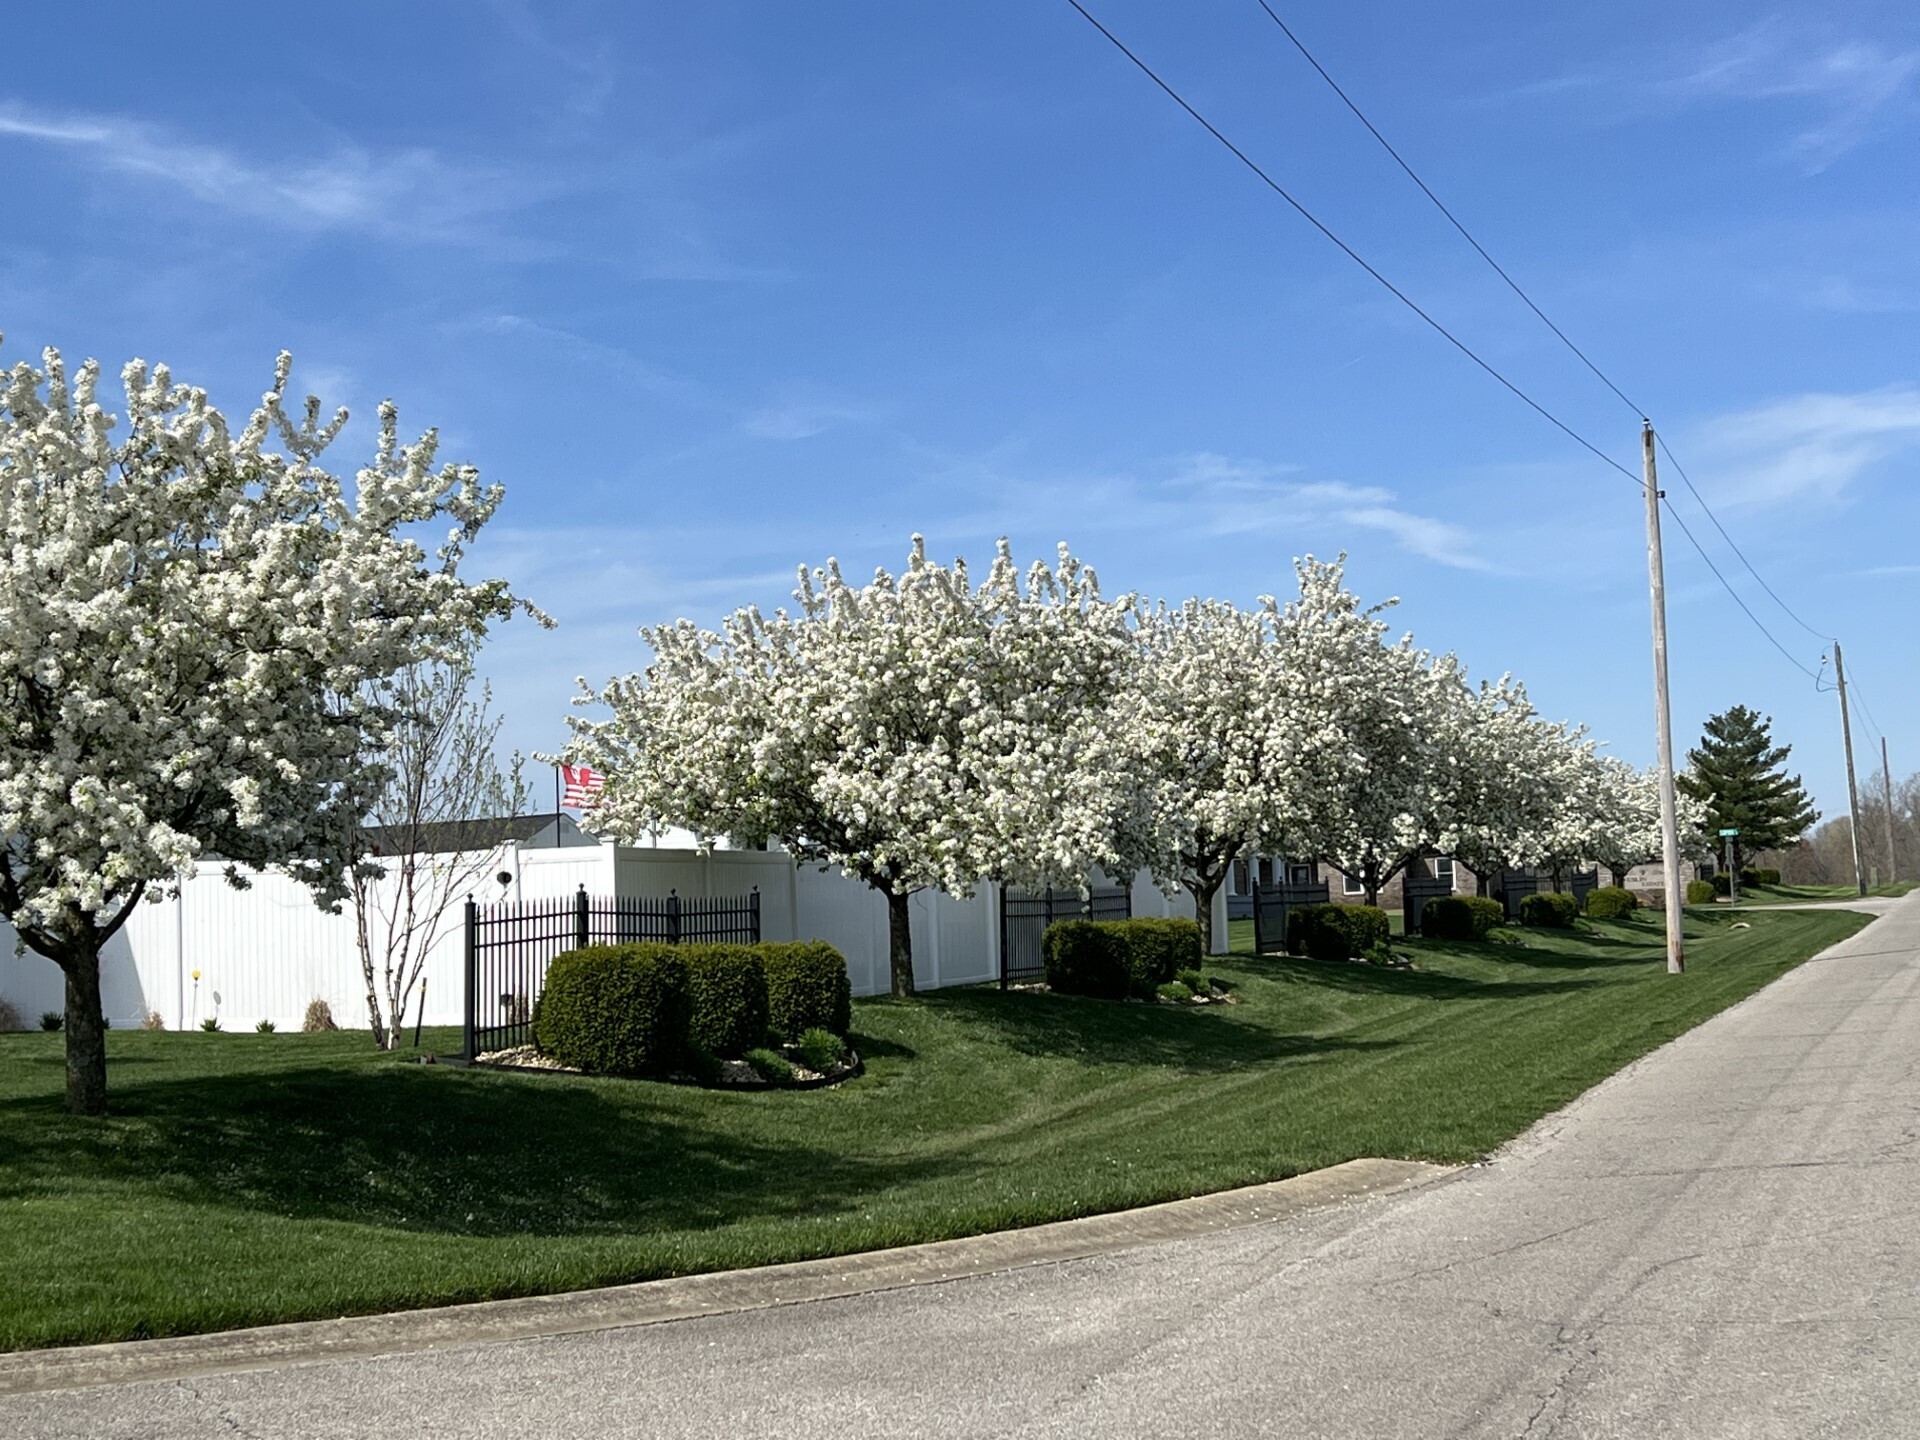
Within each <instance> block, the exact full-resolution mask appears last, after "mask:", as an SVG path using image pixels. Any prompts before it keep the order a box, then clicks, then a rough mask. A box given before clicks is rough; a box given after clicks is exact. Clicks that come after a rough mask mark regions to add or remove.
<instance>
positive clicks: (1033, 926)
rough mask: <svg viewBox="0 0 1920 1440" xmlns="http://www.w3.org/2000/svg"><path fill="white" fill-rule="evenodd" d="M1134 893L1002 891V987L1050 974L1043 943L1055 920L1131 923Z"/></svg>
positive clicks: (1114, 889) (1120, 889) (1105, 890)
mask: <svg viewBox="0 0 1920 1440" xmlns="http://www.w3.org/2000/svg"><path fill="white" fill-rule="evenodd" d="M1132 918H1133V891H1132V890H1131V889H1129V888H1127V887H1125V886H1118V885H1116V886H1112V887H1109V888H1101V889H1098V890H1090V891H1088V892H1087V894H1086V895H1085V896H1082V895H1080V894H1079V893H1078V892H1077V891H1072V890H1055V889H1053V888H1052V887H1051V886H1049V887H1048V888H1047V889H1045V890H1043V891H1042V892H1041V893H1040V894H1038V895H1028V894H1025V893H1024V892H1022V891H1019V890H1007V889H1002V890H1001V891H1000V988H1001V989H1002V990H1004V989H1006V988H1007V986H1008V985H1009V984H1012V983H1015V982H1024V981H1030V980H1042V979H1045V978H1046V974H1047V960H1046V955H1045V953H1044V952H1043V950H1042V947H1041V942H1042V940H1043V939H1044V938H1045V936H1046V933H1047V927H1048V926H1049V925H1051V924H1053V922H1054V921H1056V920H1131V919H1132Z"/></svg>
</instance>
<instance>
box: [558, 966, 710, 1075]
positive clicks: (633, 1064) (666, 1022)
mask: <svg viewBox="0 0 1920 1440" xmlns="http://www.w3.org/2000/svg"><path fill="white" fill-rule="evenodd" d="M688 990H689V987H688V977H687V963H686V960H685V958H684V957H683V956H682V955H681V954H680V952H679V951H678V949H677V947H675V946H672V945H665V944H641V945H592V946H588V947H587V948H585V949H583V950H570V951H568V952H567V953H566V954H564V955H561V956H560V957H558V958H557V959H556V960H555V961H554V962H553V964H552V965H551V966H550V967H549V968H548V970H547V983H546V988H545V989H544V990H543V991H542V992H541V995H540V1004H539V1006H538V1007H537V1008H536V1010H535V1012H534V1016H533V1040H534V1044H536V1045H537V1046H539V1048H540V1050H541V1051H542V1053H544V1054H547V1055H551V1056H552V1057H553V1058H554V1059H555V1060H558V1061H559V1062H560V1063H561V1064H562V1065H570V1066H572V1067H574V1068H575V1069H577V1070H582V1071H584V1072H586V1073H587V1074H589V1075H657V1074H659V1073H661V1072H662V1071H665V1070H668V1069H671V1068H672V1067H673V1066H674V1065H675V1064H677V1063H678V1062H679V1061H680V1060H681V1058H682V1057H683V1056H684V1055H685V1053H686V1048H687V1026H688V1021H689V1019H690V1017H691V1013H692V1001H691V997H690V995H689V993H688Z"/></svg>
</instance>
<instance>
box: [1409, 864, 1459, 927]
mask: <svg viewBox="0 0 1920 1440" xmlns="http://www.w3.org/2000/svg"><path fill="white" fill-rule="evenodd" d="M1452 894H1453V880H1452V878H1451V877H1449V876H1443V875H1415V874H1412V873H1408V874H1405V875H1402V876H1401V877H1400V913H1401V915H1402V916H1404V917H1405V924H1404V926H1403V927H1402V928H1403V930H1404V931H1405V933H1406V934H1408V935H1418V934H1419V933H1420V915H1421V912H1422V911H1424V910H1425V909H1426V908H1427V902H1428V901H1430V900H1442V899H1445V898H1446V897H1448V896H1450V895H1452Z"/></svg>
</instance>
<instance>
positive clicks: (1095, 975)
mask: <svg viewBox="0 0 1920 1440" xmlns="http://www.w3.org/2000/svg"><path fill="white" fill-rule="evenodd" d="M1113 928H1114V922H1112V921H1104V920H1056V921H1054V922H1053V924H1051V925H1049V926H1048V927H1047V933H1046V934H1045V935H1043V936H1041V938H1040V956H1041V959H1042V960H1043V961H1045V963H1046V967H1047V985H1048V987H1049V988H1050V989H1053V990H1058V991H1059V992H1060V993H1061V994H1062V995H1090V996H1092V997H1093V998H1094V999H1096V1000H1124V999H1126V998H1127V995H1128V994H1129V993H1130V992H1131V991H1132V989H1133V974H1132V972H1131V971H1130V970H1129V969H1128V968H1127V961H1128V959H1129V955H1128V951H1129V949H1130V947H1128V946H1125V945H1123V944H1121V943H1120V940H1119V937H1118V936H1116V935H1115V934H1114V933H1113Z"/></svg>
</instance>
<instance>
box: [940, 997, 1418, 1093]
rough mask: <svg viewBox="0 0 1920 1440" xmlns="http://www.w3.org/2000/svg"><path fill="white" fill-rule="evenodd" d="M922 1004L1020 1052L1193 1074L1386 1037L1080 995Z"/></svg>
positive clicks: (1211, 1008)
mask: <svg viewBox="0 0 1920 1440" xmlns="http://www.w3.org/2000/svg"><path fill="white" fill-rule="evenodd" d="M921 1003H923V1004H925V1005H926V1006H927V1007H928V1008H929V1009H935V1010H939V1011H942V1012H944V1013H945V1014H946V1015H947V1016H949V1017H950V1018H952V1019H954V1020H956V1021H958V1022H960V1023H962V1024H964V1025H968V1026H971V1027H974V1028H976V1029H980V1030H984V1031H988V1032H991V1034H992V1036H993V1038H994V1040H995V1041H996V1042H998V1043H1000V1044H1004V1045H1007V1046H1010V1047H1011V1048H1013V1049H1015V1050H1018V1051H1020V1052H1021V1053H1022V1054H1026V1055H1041V1056H1058V1057H1065V1058H1070V1059H1074V1060H1079V1061H1082V1062H1085V1063H1087V1064H1094V1065H1108V1064H1133V1065H1157V1066H1166V1067H1169V1068H1173V1069H1180V1070H1190V1071H1195V1072H1205V1071H1219V1070H1232V1069H1235V1068H1238V1067H1240V1066H1245V1065H1254V1064H1258V1063H1260V1062H1262V1061H1267V1060H1281V1059H1292V1058H1297V1057H1300V1056H1306V1055H1312V1054H1317V1053H1331V1052H1335V1051H1341V1050H1372V1049H1382V1048H1386V1047H1387V1046H1388V1045H1390V1044H1391V1043H1392V1042H1390V1041H1378V1040H1349V1039H1340V1038H1332V1039H1326V1038H1318V1037H1312V1036H1301V1035H1290V1034H1286V1033H1284V1032H1281V1031H1277V1030H1274V1029H1272V1028H1270V1027H1269V1026H1267V1025H1264V1024H1262V1023H1261V1022H1260V1021H1258V1020H1256V1019H1250V1018H1247V1016H1246V1015H1245V1013H1244V1012H1245V1010H1246V1009H1247V1008H1248V1007H1245V1006H1238V1005H1194V1006H1174V1005H1137V1004H1127V1003H1124V1002H1122V1001H1118V1000H1093V999H1089V998H1087V997H1085V996H1080V995H1054V994H1049V993H1045V992H1036V991H1015V992H1011V993H1002V992H1001V991H998V990H990V989H985V988H978V989H965V990H944V991H938V992H935V993H934V994H931V995H926V996H923V997H922V999H921Z"/></svg>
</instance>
